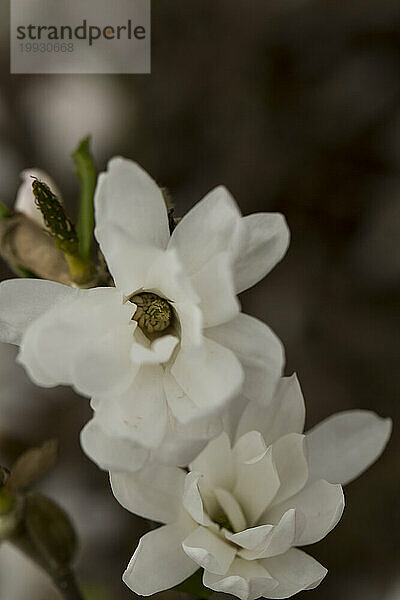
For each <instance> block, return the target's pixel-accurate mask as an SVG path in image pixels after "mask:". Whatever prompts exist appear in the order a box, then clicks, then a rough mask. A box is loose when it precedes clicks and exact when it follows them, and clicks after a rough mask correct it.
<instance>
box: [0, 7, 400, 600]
mask: <svg viewBox="0 0 400 600" xmlns="http://www.w3.org/2000/svg"><path fill="white" fill-rule="evenodd" d="M5 4H6V1H5V0H2V4H1V8H0V11H1V15H0V16H1V17H2V18H1V19H0V44H1V53H0V198H1V199H2V200H3V201H4V202H5V203H7V204H8V205H9V206H12V204H13V202H14V198H15V193H16V190H17V188H18V185H19V172H20V171H21V170H22V169H24V168H27V167H33V166H35V167H40V168H41V169H44V170H46V171H48V172H49V173H50V174H51V175H52V177H53V178H54V179H55V180H56V181H57V184H58V185H59V187H60V188H61V189H62V191H63V194H64V197H65V201H66V204H67V205H68V206H70V207H71V209H70V210H71V211H73V207H74V206H75V202H74V200H75V198H76V195H77V190H78V186H77V183H76V179H75V177H74V173H73V165H72V162H71V160H70V158H69V155H70V153H71V151H72V150H73V149H74V147H75V146H76V144H77V142H78V140H79V139H80V138H81V137H83V136H84V135H85V134H87V133H92V135H93V145H94V152H95V156H96V161H97V165H98V167H99V169H103V168H104V166H105V163H106V160H107V159H108V158H109V157H110V156H112V155H114V154H116V153H118V154H123V155H125V156H128V157H130V158H132V159H134V160H136V161H138V162H139V163H141V164H142V165H143V166H144V167H145V168H146V169H147V170H148V171H149V172H150V173H151V174H152V175H153V177H154V178H155V179H156V180H157V181H158V182H159V183H160V185H163V186H166V187H167V188H168V189H169V191H170V193H171V195H172V198H173V200H174V202H175V204H176V212H177V214H178V215H182V214H184V213H185V212H186V211H187V210H188V209H189V208H190V207H191V206H192V205H193V204H194V203H195V202H197V201H198V200H199V199H200V198H201V197H202V196H203V195H204V194H205V193H206V192H208V191H209V190H210V189H211V188H212V187H214V186H215V185H217V184H220V183H223V184H225V185H226V186H227V187H228V188H229V189H230V191H231V192H232V193H233V195H234V196H235V198H236V199H237V201H238V203H239V205H240V206H241V209H242V211H243V213H245V214H247V213H250V212H254V211H280V212H283V213H284V214H285V215H286V217H287V220H288V223H289V226H290V229H291V233H292V242H291V246H290V249H289V252H288V254H287V256H286V258H285V260H284V261H283V262H282V263H281V264H280V265H279V266H278V267H277V268H276V269H275V271H274V272H273V273H272V274H271V275H270V276H268V277H267V278H266V279H265V281H263V282H262V283H261V284H260V285H258V286H257V287H256V288H254V289H252V290H250V291H249V292H247V293H245V294H243V297H242V303H243V307H244V309H245V310H246V312H250V313H252V314H254V315H256V316H258V317H260V318H261V319H263V320H265V321H266V322H267V323H268V324H270V325H271V326H272V327H273V329H274V330H275V331H276V333H277V334H278V335H279V336H280V337H281V339H282V340H283V342H284V344H285V347H286V352H287V368H286V370H287V374H290V373H292V372H293V371H294V370H296V371H297V373H298V375H299V377H300V381H301V383H302V387H303V391H304V395H305V399H306V403H307V410H308V413H307V426H308V427H310V426H312V425H314V424H315V423H316V422H318V421H319V420H321V419H323V418H324V417H326V416H328V415H330V414H332V413H333V412H337V411H339V410H345V409H350V408H356V407H360V408H361V407H362V408H366V409H371V410H374V411H376V412H378V413H379V414H381V415H383V416H391V417H392V418H393V420H394V433H393V436H392V439H391V441H390V443H389V446H388V448H387V450H386V452H385V454H384V456H383V458H382V459H381V460H380V461H379V463H378V464H377V465H376V466H374V467H373V468H372V469H371V471H370V472H368V473H367V474H366V475H364V476H363V477H362V478H361V479H360V480H359V481H357V482H355V483H353V484H351V485H350V486H349V487H348V488H347V489H346V497H347V508H346V510H345V513H344V516H343V519H342V521H341V523H340V524H339V526H338V527H337V529H336V530H335V531H334V532H333V533H331V534H330V535H329V536H328V537H327V538H326V539H325V540H323V541H322V542H320V543H319V544H317V545H315V546H312V547H310V548H309V551H310V553H311V554H313V555H314V556H315V557H316V558H317V559H318V560H320V561H321V562H322V563H323V564H324V565H326V566H327V567H328V568H329V574H328V576H327V578H326V580H325V582H324V583H323V584H322V585H321V586H320V587H319V588H317V590H315V591H313V592H307V593H305V594H303V595H299V596H298V598H299V600H301V599H302V598H303V597H304V598H316V599H319V600H333V599H335V600H369V599H371V600H373V599H377V600H378V599H379V600H381V599H383V600H394V599H397V600H399V598H400V589H399V588H400V583H399V582H400V570H399V564H400V561H399V559H400V556H399V554H400V553H399V547H400V543H399V530H400V528H399V514H400V513H399V497H400V485H399V473H400V469H399V467H400V454H399V446H400V439H399V434H398V428H397V423H398V416H399V403H398V401H399V387H400V381H399V371H398V344H396V342H397V339H398V331H399V328H398V307H399V275H400V256H399V255H400V252H399V246H400V173H399V164H400V138H399V123H400V103H399V98H400V77H399V73H400V68H399V67H400V52H399V50H400V35H399V34H400V30H399V17H400V14H399V13H400V11H399V4H398V0H347V1H346V2H344V1H343V0H330V1H328V0H318V1H311V0H309V1H307V0H218V2H215V1H212V0H192V1H191V2H182V0H157V1H155V2H153V9H152V74H151V75H147V76H139V75H137V76H112V77H109V76H94V75H92V76H84V75H82V76H16V75H14V76H10V75H9V64H8V59H9V57H8V12H7V7H6V6H5ZM0 275H1V278H7V277H9V276H10V272H9V271H8V270H7V266H6V265H5V264H4V263H1V265H0ZM396 326H397V327H396ZM14 358H15V353H14V351H13V350H12V349H10V348H8V347H5V346H3V347H1V348H0V455H1V460H2V462H3V463H6V464H9V463H11V461H12V459H13V457H14V456H15V455H17V454H18V452H19V451H20V448H21V447H23V445H24V444H32V443H37V442H41V441H43V440H45V439H46V438H48V437H50V436H51V437H57V438H58V439H59V440H60V448H61V460H60V464H59V466H58V467H57V468H56V469H55V470H54V472H53V473H52V474H51V475H50V476H49V477H48V478H47V480H46V481H45V482H44V484H43V486H44V488H45V489H46V490H47V491H48V492H49V493H50V494H51V495H52V496H53V497H55V498H57V499H58V500H59V502H60V503H61V504H62V505H63V506H65V507H66V508H67V509H68V510H69V512H70V513H71V514H72V516H73V518H74V521H75V522H76V524H77V527H78V529H79V530H80V531H81V534H82V548H81V552H80V555H79V559H78V563H77V566H78V573H79V576H80V578H81V580H82V581H83V582H84V584H85V586H86V589H87V591H88V598H91V599H94V600H111V599H118V600H119V599H121V600H123V599H125V598H131V597H132V596H133V594H131V593H130V592H129V591H128V590H127V588H125V586H124V585H123V584H122V582H121V581H120V575H121V573H122V570H123V568H124V567H125V565H126V563H127V562H128V559H129V558H130V556H131V553H132V551H133V549H134V548H135V545H136V542H137V540H138V537H139V535H140V533H141V532H142V531H143V530H144V528H145V523H143V522H141V521H139V520H136V519H135V518H134V517H133V516H131V515H129V513H127V512H125V511H124V510H123V509H122V508H120V507H119V505H118V504H117V503H116V502H115V501H114V500H113V499H112V496H111V493H110V492H109V490H108V486H107V476H106V474H104V473H101V472H99V471H98V470H97V469H96V467H95V466H94V465H92V464H91V463H90V462H89V460H87V459H86V457H85V456H84V455H83V454H82V452H81V451H80V448H79V430H80V428H81V427H82V425H83V424H84V423H85V422H86V420H87V419H88V418H89V415H90V410H89V407H88V406H87V402H86V400H84V399H82V398H78V397H77V396H74V395H73V394H72V393H71V392H70V391H68V390H62V389H61V390H42V389H37V388H35V387H34V386H32V385H31V384H30V383H29V382H28V381H27V379H26V376H25V375H24V373H23V372H22V371H21V370H20V369H19V368H18V367H16V366H15V364H14ZM13 569H14V570H13ZM2 586H3V588H2ZM7 586H8V587H7ZM24 586H25V587H24ZM173 595H174V593H166V594H164V595H163V596H165V597H170V598H171V599H172V598H173ZM28 598H29V600H51V599H52V598H57V595H54V594H53V592H52V591H51V589H48V588H47V587H46V585H45V583H44V580H43V578H42V577H41V576H39V575H38V574H37V573H36V572H32V569H31V568H30V565H29V564H28V563H25V562H21V559H20V558H19V557H18V556H17V555H16V554H13V553H11V551H9V550H7V549H5V548H3V549H2V550H1V551H0V600H27V599H28Z"/></svg>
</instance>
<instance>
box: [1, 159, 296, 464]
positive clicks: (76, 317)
mask: <svg viewBox="0 0 400 600" xmlns="http://www.w3.org/2000/svg"><path fill="white" fill-rule="evenodd" d="M95 205H96V232H95V233H96V237H97V240H98V242H99V244H100V248H101V250H102V252H103V254H104V256H105V258H106V260H107V264H108V267H109V269H110V272H111V274H112V276H113V278H114V282H115V286H116V287H115V288H114V287H110V288H94V289H89V290H80V289H74V288H72V287H67V286H63V285H61V284H58V283H54V282H50V281H42V280H33V279H31V280H10V281H6V282H3V283H2V284H1V288H0V336H1V339H2V340H3V341H7V342H11V343H14V344H18V345H19V346H20V353H19V358H18V360H19V362H21V363H22V364H23V365H24V367H25V368H26V370H27V371H28V373H29V375H30V377H31V378H32V379H33V381H35V382H36V383H37V384H38V385H41V386H44V387H46V386H48V387H51V386H55V385H59V384H64V385H72V386H73V387H74V388H75V389H76V390H77V391H78V392H79V393H81V394H84V395H87V396H89V397H91V398H92V399H93V400H92V406H93V408H94V410H95V423H93V424H92V425H94V427H92V428H91V429H90V435H91V446H93V445H97V446H99V445H102V439H103V437H104V436H106V437H109V438H111V439H114V438H121V439H123V440H126V442H127V449H128V451H129V452H130V448H131V446H130V444H131V443H138V444H140V445H143V446H146V447H147V448H157V447H159V446H160V444H161V443H162V442H163V441H164V440H166V441H167V443H168V444H169V443H170V441H171V439H172V438H171V437H170V438H168V433H171V430H172V429H173V428H174V427H175V425H174V424H175V423H178V425H179V426H180V427H181V428H186V429H187V425H186V424H187V423H189V422H191V421H193V420H195V421H197V422H196V424H195V427H196V428H198V427H200V428H202V427H203V425H202V421H201V419H203V418H204V417H205V416H207V415H208V414H210V413H211V412H215V411H218V410H221V409H222V408H223V407H224V406H226V405H227V403H228V402H229V401H230V400H231V399H232V398H233V397H234V396H235V395H236V394H237V393H238V392H239V391H240V390H241V389H242V388H243V390H244V392H243V393H244V394H245V395H246V397H247V398H248V399H251V400H260V401H262V398H260V397H259V393H258V391H259V389H262V388H263V389H267V390H269V391H270V392H271V393H272V391H273V390H274V388H275V386H276V384H277V381H278V380H279V378H280V376H281V371H282V365H283V351H282V346H281V344H280V342H279V340H278V339H277V337H276V336H275V335H274V334H273V333H272V332H271V330H270V329H269V328H268V327H267V326H266V325H264V324H263V323H261V322H260V321H258V320H257V319H254V318H252V317H249V316H247V315H245V314H243V313H241V312H240V305H239V302H238V299H237V294H238V293H240V292H241V291H243V290H245V289H247V288H248V287H250V286H252V285H254V284H255V283H257V282H258V281H259V280H260V279H261V278H262V277H264V275H265V274H266V273H268V272H269V271H270V270H271V269H272V268H273V266H274V265H275V264H276V263H277V262H278V261H279V260H280V259H281V258H282V256H283V254H284V253H285V251H286V248H287V245H288V230H287V226H286V224H285V221H284V218H283V217H282V216H281V215H279V214H254V215H250V216H248V217H244V218H242V217H241V215H240V212H239V210H238V208H237V205H236V203H235V202H234V200H233V199H232V197H231V196H230V194H229V192H228V191H227V190H226V189H224V188H222V187H219V188H216V189H215V190H213V191H212V192H210V193H209V194H208V195H207V196H206V197H205V198H204V199H203V200H202V201H201V202H200V203H199V204H197V205H196V206H195V207H194V208H193V209H192V210H191V211H190V212H189V213H188V214H187V215H186V216H185V217H184V218H183V219H182V220H181V221H180V223H179V224H178V226H177V227H176V229H175V230H174V232H173V233H172V235H170V231H169V223H168V215H167V210H166V206H165V202H164V199H163V196H162V194H161V192H160V189H159V188H158V186H157V185H156V184H155V182H154V181H153V180H152V179H151V178H150V177H149V175H147V174H146V173H145V172H144V171H143V170H142V169H141V168H140V167H139V166H138V165H136V164H135V163H132V162H131V161H128V160H124V159H122V158H115V159H113V160H112V161H111V162H110V163H109V169H108V172H107V173H103V174H101V175H100V177H99V182H98V186H97V190H96V195H95ZM171 424H172V425H171ZM187 431H189V429H187ZM96 432H97V433H98V437H97V438H95V439H93V436H96ZM102 436H103V437H102ZM140 461H141V459H140ZM140 461H139V462H140Z"/></svg>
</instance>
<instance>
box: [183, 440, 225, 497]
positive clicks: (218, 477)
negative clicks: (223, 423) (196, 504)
mask: <svg viewBox="0 0 400 600" xmlns="http://www.w3.org/2000/svg"><path fill="white" fill-rule="evenodd" d="M190 469H191V470H192V471H198V472H199V473H202V474H203V475H204V477H205V481H206V482H207V485H208V486H209V487H210V488H215V487H222V488H225V489H227V490H229V489H232V486H233V483H234V478H233V465H232V452H231V444H230V441H229V437H228V436H227V434H226V433H225V432H224V433H221V435H219V436H218V437H217V438H215V439H214V440H211V442H209V443H208V444H207V446H206V447H205V448H204V450H203V451H202V452H201V453H200V454H199V456H197V457H196V459H195V460H194V461H193V462H192V463H191V465H190Z"/></svg>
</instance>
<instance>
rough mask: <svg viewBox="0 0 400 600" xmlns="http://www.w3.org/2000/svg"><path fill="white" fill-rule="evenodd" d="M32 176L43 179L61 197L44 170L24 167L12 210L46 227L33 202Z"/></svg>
mask: <svg viewBox="0 0 400 600" xmlns="http://www.w3.org/2000/svg"><path fill="white" fill-rule="evenodd" d="M33 178H35V179H40V180H41V181H44V182H45V183H46V184H47V185H48V186H49V187H50V188H51V189H52V190H53V191H54V193H55V194H56V196H57V198H61V195H60V192H59V191H58V189H57V187H56V185H55V183H54V182H53V181H52V179H51V178H50V177H49V176H48V175H47V173H45V172H44V171H40V170H39V169H26V170H25V171H22V173H21V179H22V183H21V185H20V187H19V189H18V192H17V197H16V200H15V204H14V210H15V211H16V212H20V213H23V214H24V215H25V216H27V217H28V219H31V220H32V221H34V222H35V223H37V224H38V225H40V227H43V229H45V228H46V224H45V222H44V219H43V216H42V213H41V212H40V210H39V208H38V207H37V205H36V202H35V196H34V195H33V191H32V181H33Z"/></svg>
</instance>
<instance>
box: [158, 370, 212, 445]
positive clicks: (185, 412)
mask: <svg viewBox="0 0 400 600" xmlns="http://www.w3.org/2000/svg"><path fill="white" fill-rule="evenodd" d="M164 390H165V394H166V397H167V402H168V407H169V408H170V410H171V412H172V414H173V415H174V417H175V418H176V419H177V421H178V423H175V428H177V429H179V430H180V431H181V432H182V434H183V436H184V437H192V439H199V438H201V439H204V440H210V439H212V438H214V437H215V436H217V435H218V434H219V433H221V431H222V429H223V421H222V417H220V416H218V415H217V414H216V413H215V412H214V411H212V412H211V413H210V410H209V408H208V407H203V408H199V407H198V406H197V405H196V404H195V403H194V402H193V400H191V399H190V398H189V396H188V395H187V394H185V392H184V391H183V389H182V388H181V387H180V386H179V385H178V383H177V381H176V379H175V377H173V376H172V375H171V373H170V372H169V370H168V369H166V370H165V374H164Z"/></svg>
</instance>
